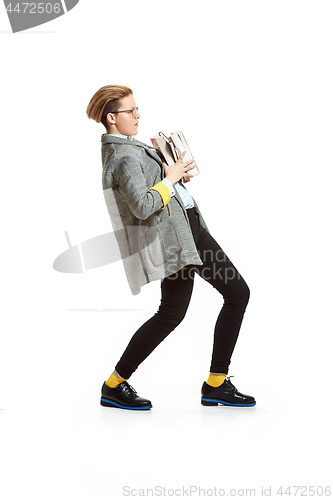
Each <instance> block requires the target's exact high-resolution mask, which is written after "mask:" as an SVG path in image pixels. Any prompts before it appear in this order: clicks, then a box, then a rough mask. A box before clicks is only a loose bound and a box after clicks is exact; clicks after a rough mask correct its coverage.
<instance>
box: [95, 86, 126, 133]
mask: <svg viewBox="0 0 333 500" xmlns="http://www.w3.org/2000/svg"><path fill="white" fill-rule="evenodd" d="M130 94H133V92H132V90H131V89H130V88H129V87H125V86H124V85H105V86H104V87H102V88H100V89H99V90H97V92H96V93H95V94H94V95H93V96H92V98H91V99H90V102H89V104H88V107H87V110H86V113H87V115H88V118H91V119H92V120H95V121H96V122H97V123H103V125H104V127H106V128H107V121H106V115H107V114H108V113H112V111H118V109H119V108H120V105H119V101H120V99H122V98H123V97H126V96H128V95H130Z"/></svg>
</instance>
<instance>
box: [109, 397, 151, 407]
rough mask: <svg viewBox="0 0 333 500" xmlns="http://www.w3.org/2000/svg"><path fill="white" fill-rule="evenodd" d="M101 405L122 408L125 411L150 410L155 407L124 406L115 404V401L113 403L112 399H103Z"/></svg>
mask: <svg viewBox="0 0 333 500" xmlns="http://www.w3.org/2000/svg"><path fill="white" fill-rule="evenodd" d="M101 405H102V406H109V407H111V408H112V407H113V408H122V409H123V410H150V408H152V407H153V405H151V406H122V405H120V404H119V403H115V402H114V401H111V400H110V399H105V398H101Z"/></svg>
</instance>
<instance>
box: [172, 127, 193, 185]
mask: <svg viewBox="0 0 333 500" xmlns="http://www.w3.org/2000/svg"><path fill="white" fill-rule="evenodd" d="M170 139H171V140H172V142H173V144H174V146H175V148H177V149H179V151H180V154H182V153H183V152H184V151H186V154H185V156H184V158H183V161H189V160H193V161H194V158H193V155H192V153H191V150H190V148H189V145H188V144H187V141H186V139H185V136H184V134H183V132H180V131H177V132H173V133H172V134H171V136H170ZM194 163H195V161H194ZM191 174H194V175H199V174H200V172H199V169H198V167H197V164H196V163H195V167H194V168H193V169H192V170H191Z"/></svg>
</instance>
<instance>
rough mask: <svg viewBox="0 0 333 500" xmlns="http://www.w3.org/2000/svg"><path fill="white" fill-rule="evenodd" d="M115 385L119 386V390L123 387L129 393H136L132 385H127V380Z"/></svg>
mask: <svg viewBox="0 0 333 500" xmlns="http://www.w3.org/2000/svg"><path fill="white" fill-rule="evenodd" d="M117 387H119V388H120V390H123V389H125V391H126V392H129V393H130V394H136V390H135V389H134V387H132V386H131V385H129V383H128V382H122V383H121V384H119V385H118V386H117Z"/></svg>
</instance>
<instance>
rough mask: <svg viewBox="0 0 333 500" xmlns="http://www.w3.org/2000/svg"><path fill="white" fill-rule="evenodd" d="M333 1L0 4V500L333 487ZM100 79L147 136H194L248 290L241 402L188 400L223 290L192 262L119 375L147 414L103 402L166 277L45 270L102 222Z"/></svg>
mask: <svg viewBox="0 0 333 500" xmlns="http://www.w3.org/2000/svg"><path fill="white" fill-rule="evenodd" d="M332 15H333V5H332V3H331V2H330V1H320V2H317V1H304V0H303V1H295V0H288V1H281V0H280V1H278V2H277V1H269V0H265V1H253V0H248V1H240V0H238V1H233V2H232V1H228V2H227V1H206V2H198V1H182V0H180V1H174V0H171V1H168V2H161V1H145V0H140V1H138V0H136V1H133V0H127V1H126V2H115V1H111V0H99V1H98V2H92V1H90V2H89V1H87V0H81V1H80V3H79V4H78V5H77V6H76V7H75V8H74V9H73V10H72V11H70V12H69V13H68V14H66V15H64V16H62V17H60V18H58V19H56V20H54V21H52V22H50V23H48V24H46V25H43V26H40V27H36V28H34V29H32V30H29V31H26V32H22V33H17V34H15V35H14V34H12V33H11V31H10V26H9V22H8V19H7V17H6V12H5V9H4V8H0V31H1V33H0V43H1V46H2V47H1V49H2V50H1V54H2V56H1V70H2V71H1V73H2V76H1V95H0V99H1V153H0V154H1V180H2V189H1V193H2V194H1V197H0V199H1V215H2V224H1V225H2V241H3V243H2V274H1V278H2V279H1V281H2V289H3V292H2V293H3V295H2V314H1V316H2V322H3V326H2V347H1V385H2V391H1V411H0V415H1V431H2V433H3V436H2V441H1V442H2V444H1V454H2V456H3V460H4V466H3V467H2V472H4V477H5V480H2V481H1V488H2V489H4V490H5V492H4V495H3V498H4V499H6V500H7V499H25V498H29V499H30V498H33V499H36V500H37V499H38V500H39V499H45V498H47V499H59V498H62V499H66V500H67V499H73V498H79V499H96V500H106V499H111V498H116V499H118V498H119V499H120V498H125V496H124V495H123V492H124V490H123V487H124V486H128V487H129V489H132V496H134V495H135V493H137V495H139V493H140V492H139V489H140V488H141V489H144V488H146V489H147V488H154V487H156V486H161V487H165V488H166V490H165V491H166V493H165V495H167V490H170V491H169V496H171V494H172V492H173V493H174V496H176V495H177V493H178V490H177V488H181V487H182V486H184V487H185V488H186V487H188V488H189V487H190V486H191V485H192V486H193V487H194V486H196V487H197V488H199V487H201V488H206V496H208V495H209V494H210V492H209V491H208V490H209V489H211V490H213V488H215V487H216V488H217V489H221V488H225V490H226V494H227V493H229V496H231V495H232V493H230V491H229V489H230V488H235V489H239V488H244V489H246V488H254V489H255V490H256V497H260V496H261V488H262V486H264V487H265V488H268V487H269V486H271V487H272V494H271V497H272V498H288V495H285V496H282V497H281V496H278V495H277V494H276V491H277V489H278V487H279V486H283V488H284V490H285V489H286V488H287V487H288V486H289V485H290V486H293V485H304V486H306V487H307V488H309V486H315V487H317V486H319V485H322V486H327V485H330V477H331V472H332V471H331V462H330V460H331V455H330V450H331V446H330V440H331V422H332V395H331V394H332V379H331V367H330V364H329V363H330V361H331V344H332V342H331V335H332V323H331V307H332V306H331V303H332V286H331V283H332V266H331V262H332V244H331V239H332V237H331V233H332V229H331V227H332V222H331V219H332V217H331V214H332V209H331V172H330V171H331V169H332V128H333V126H332V116H333V98H332V88H333V72H332V47H333V31H332ZM107 84H122V85H128V86H129V87H131V88H132V89H133V90H134V97H135V99H136V102H137V105H138V106H140V113H141V120H140V128H139V134H138V139H140V140H142V141H144V142H149V138H150V136H151V135H154V134H156V133H158V132H159V131H160V130H163V131H164V132H165V133H167V132H171V131H174V130H182V131H183V132H184V133H185V135H186V137H187V139H188V142H189V144H190V145H191V147H192V150H193V153H194V156H195V159H196V161H197V164H198V166H199V169H200V171H201V175H200V176H199V177H197V178H195V179H194V180H192V181H191V183H190V184H189V185H188V189H189V191H190V192H191V194H192V195H193V196H194V197H195V199H196V201H197V202H198V204H199V206H200V209H201V211H202V213H203V216H204V218H205V220H206V222H207V225H208V227H209V229H210V232H211V233H212V235H213V236H214V238H215V239H216V240H217V241H218V242H219V244H220V245H221V247H222V248H223V249H224V250H225V252H226V253H227V254H228V256H229V257H230V259H231V260H232V261H233V262H234V264H235V265H236V267H237V268H238V269H239V271H240V272H241V274H242V275H243V276H244V278H245V280H246V281H247V283H248V284H249V287H250V289H251V298H250V302H249V305H248V308H247V311H246V313H245V317H244V322H243V325H242V328H241V332H240V337H239V340H238V343H237V345H236V349H235V351H234V355H233V359H232V363H231V366H230V370H229V374H230V375H235V378H233V379H232V381H233V382H234V384H235V385H236V387H237V388H238V389H239V390H240V391H241V392H244V393H247V394H251V395H253V396H255V397H256V400H257V405H256V406H255V407H254V408H227V407H222V406H221V407H216V408H204V407H202V406H201V404H200V389H201V385H202V382H203V381H204V380H206V379H207V376H208V371H209V366H210V357H211V348H212V336H213V330H214V325H215V321H216V318H217V315H218V313H219V311H220V308H221V306H222V303H223V299H222V297H221V296H219V294H218V293H217V292H216V291H215V290H214V289H213V288H212V287H211V286H210V285H209V284H208V283H206V282H204V281H203V280H201V279H200V278H199V277H197V278H196V282H195V286H194V292H193V296H192V301H191V304H190V307H189V310H188V313H187V316H186V318H185V319H184V321H183V323H182V324H181V325H180V326H179V327H178V328H177V329H176V330H175V331H174V332H173V333H172V334H171V335H170V336H169V337H168V338H167V339H166V340H165V341H164V343H163V345H161V346H160V347H159V348H157V349H156V351H154V353H153V354H152V355H151V356H150V357H149V358H148V359H147V360H146V361H145V362H144V363H143V364H142V365H141V366H140V367H139V369H138V370H137V372H135V374H134V375H133V376H132V377H131V379H130V383H131V384H132V385H133V386H134V387H135V388H136V390H137V391H138V393H139V394H140V395H142V396H145V397H148V398H149V399H151V401H152V403H153V409H152V410H151V411H149V412H142V413H137V412H129V411H121V410H116V409H108V408H102V407H101V406H100V405H99V397H100V388H101V386H102V384H103V381H104V380H106V378H108V376H109V375H110V373H111V372H112V370H113V369H114V365H115V364H116V362H117V361H118V359H119V357H120V355H121V354H122V352H123V350H124V348H125V347H126V345H127V343H128V341H129V339H130V338H131V336H132V335H133V333H134V332H135V331H136V330H137V328H139V326H141V324H142V323H143V322H145V321H146V320H147V319H149V318H150V317H151V316H152V315H153V314H154V313H155V312H156V311H157V308H158V306H159V303H160V288H159V286H160V284H159V282H154V283H151V284H149V285H146V286H145V287H143V289H142V292H141V294H140V295H138V296H132V295H131V292H130V289H129V286H128V284H127V280H126V277H125V273H124V270H123V266H122V263H121V262H117V263H115V264H112V265H109V266H105V267H101V268H99V269H95V270H92V271H89V272H87V273H83V274H63V273H58V272H56V271H54V269H53V267H52V266H53V261H54V259H55V258H56V257H57V256H58V255H59V254H60V253H61V252H63V251H64V250H66V248H67V241H66V238H65V234H64V231H68V234H69V238H70V240H71V244H72V245H74V244H77V243H80V242H82V241H84V240H86V239H89V238H93V237H94V236H97V235H99V234H103V233H106V232H109V231H111V230H112V227H111V222H110V220H109V215H108V212H107V209H106V205H105V202H104V198H103V193H102V186H101V160H100V135H101V134H102V133H103V132H104V129H103V126H102V125H100V124H99V125H98V124H96V123H95V122H93V121H90V120H88V119H87V116H86V114H85V110H86V107H87V104H88V102H89V100H90V98H91V97H92V95H93V94H94V93H95V92H96V91H97V90H98V89H99V88H100V87H102V86H104V85H107ZM103 313H104V314H103ZM176 490H177V491H176ZM192 491H193V490H192ZM291 491H292V493H294V492H295V490H291ZM303 491H306V495H307V496H308V495H309V492H310V490H309V489H307V490H303ZM318 491H319V490H318ZM143 493H145V494H146V496H147V495H148V494H149V492H147V491H146V490H145V491H143ZM319 493H320V491H319ZM141 494H142V491H141ZM211 494H212V493H211ZM203 496H204V495H203V492H201V496H200V497H199V493H198V492H197V493H196V494H194V493H192V498H201V497H203ZM240 496H243V497H245V493H243V495H242V493H240ZM248 496H249V495H248ZM298 496H300V492H298ZM150 497H152V496H151V493H150ZM155 497H156V498H157V495H155ZM291 497H292V498H293V497H295V495H294V494H292V496H291ZM289 498H290V497H289Z"/></svg>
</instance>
